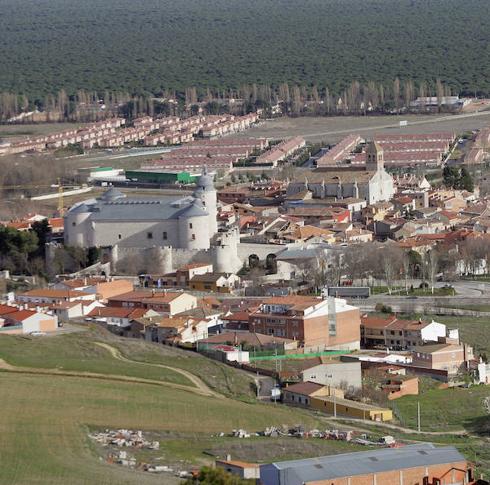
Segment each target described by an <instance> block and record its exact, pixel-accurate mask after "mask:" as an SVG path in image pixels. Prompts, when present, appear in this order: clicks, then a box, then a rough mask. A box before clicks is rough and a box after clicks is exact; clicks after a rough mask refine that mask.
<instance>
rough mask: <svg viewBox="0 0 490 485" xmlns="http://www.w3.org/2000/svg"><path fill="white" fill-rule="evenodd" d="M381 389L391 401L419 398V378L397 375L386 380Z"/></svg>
mask: <svg viewBox="0 0 490 485" xmlns="http://www.w3.org/2000/svg"><path fill="white" fill-rule="evenodd" d="M380 389H381V390H382V391H383V392H386V393H387V394H388V399H389V400H390V401H392V400H394V399H398V398H400V397H403V396H417V395H418V393H419V379H418V377H408V376H403V375H397V376H396V377H388V378H386V379H385V380H384V381H383V382H382V383H381V385H380Z"/></svg>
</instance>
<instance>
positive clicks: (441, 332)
mask: <svg viewBox="0 0 490 485" xmlns="http://www.w3.org/2000/svg"><path fill="white" fill-rule="evenodd" d="M420 336H421V338H422V342H437V341H438V339H439V337H442V338H443V337H445V336H446V325H444V324H443V323H438V322H435V321H434V320H432V322H430V323H429V324H428V325H426V326H425V327H424V328H423V329H422V330H421V331H420Z"/></svg>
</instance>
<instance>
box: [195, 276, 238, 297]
mask: <svg viewBox="0 0 490 485" xmlns="http://www.w3.org/2000/svg"><path fill="white" fill-rule="evenodd" d="M239 283H240V277H239V276H237V275H235V274H233V273H204V274H200V275H195V276H193V277H192V278H191V280H190V281H189V287H190V288H191V289H192V290H195V291H207V292H209V291H211V292H214V293H230V292H232V291H233V290H234V289H236V288H237V287H238V285H239Z"/></svg>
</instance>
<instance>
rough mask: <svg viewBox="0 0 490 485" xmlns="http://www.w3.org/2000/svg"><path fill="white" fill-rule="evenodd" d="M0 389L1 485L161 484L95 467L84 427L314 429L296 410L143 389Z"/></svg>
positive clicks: (24, 380)
mask: <svg viewBox="0 0 490 485" xmlns="http://www.w3.org/2000/svg"><path fill="white" fill-rule="evenodd" d="M0 389H1V390H2V392H1V394H2V409H3V410H2V413H0V429H1V430H2V439H1V440H0V456H1V457H2V466H1V467H0V483H5V484H7V483H8V484H27V483H29V484H36V483H38V484H40V483H42V484H48V483H49V484H67V483H69V484H88V483H97V484H109V483H110V484H112V483H114V484H115V483H119V484H122V483H125V484H130V483H161V480H162V479H161V478H157V477H151V476H149V475H145V474H142V473H136V472H131V471H127V470H124V469H123V468H121V467H118V466H115V465H107V464H104V463H101V462H99V460H98V458H97V457H96V454H95V452H94V450H93V448H92V446H91V445H90V443H89V441H88V438H87V431H88V428H87V426H91V427H98V428H119V427H122V428H133V429H135V428H136V429H144V430H145V429H147V430H165V431H171V432H172V431H173V432H182V433H196V432H197V430H198V431H199V432H201V433H208V435H210V434H211V433H216V432H219V431H225V432H229V431H231V429H233V428H237V427H244V428H247V429H262V428H263V427H265V426H268V425H270V424H272V423H275V424H277V425H280V424H282V423H290V424H295V423H298V422H303V423H310V424H311V423H312V419H311V418H309V417H308V416H306V415H303V414H302V413H300V412H299V411H295V410H291V409H287V408H283V407H280V406H276V407H274V406H265V405H257V404H256V405H251V404H245V403H242V402H238V401H234V400H231V399H225V398H222V399H217V398H207V397H201V396H196V395H193V394H190V393H188V392H185V391H178V390H173V389H168V390H166V389H163V388H160V387H158V388H157V387H154V386H148V385H141V384H127V383H112V382H103V381H93V380H86V379H82V378H76V377H73V378H69V377H45V376H23V375H22V376H19V375H15V374H10V373H7V372H0ZM174 447H175V444H174ZM181 448H185V441H184V442H183V443H182V445H181ZM164 453H165V452H164V450H163V451H162V454H164ZM196 453H197V452H196ZM201 453H202V450H201ZM187 456H188V454H187Z"/></svg>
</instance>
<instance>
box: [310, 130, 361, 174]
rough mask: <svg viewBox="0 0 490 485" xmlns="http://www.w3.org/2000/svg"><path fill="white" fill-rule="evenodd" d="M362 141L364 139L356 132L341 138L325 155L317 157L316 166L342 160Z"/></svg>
mask: <svg viewBox="0 0 490 485" xmlns="http://www.w3.org/2000/svg"><path fill="white" fill-rule="evenodd" d="M363 142H364V139H363V138H362V137H361V136H360V135H357V134H352V135H349V136H347V137H346V138H344V139H343V140H341V141H340V142H339V143H337V144H336V145H335V146H334V147H333V148H331V149H330V150H329V151H328V152H327V153H325V155H322V156H321V157H320V158H318V159H317V161H316V164H317V167H328V166H332V165H336V164H338V163H339V162H343V161H344V160H345V159H346V158H347V157H348V156H349V155H350V154H351V153H352V152H353V151H354V149H355V148H356V147H357V146H358V145H360V144H361V143H363Z"/></svg>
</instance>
